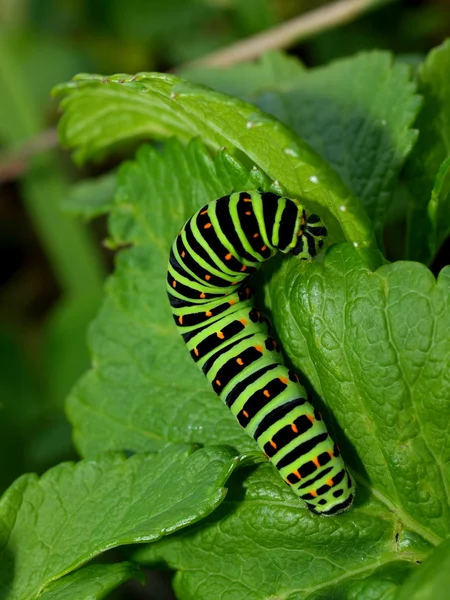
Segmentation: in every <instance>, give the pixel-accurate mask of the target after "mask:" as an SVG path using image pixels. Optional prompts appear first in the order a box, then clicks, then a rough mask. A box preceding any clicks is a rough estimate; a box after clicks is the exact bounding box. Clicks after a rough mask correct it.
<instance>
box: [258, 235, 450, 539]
mask: <svg viewBox="0 0 450 600" xmlns="http://www.w3.org/2000/svg"><path fill="white" fill-rule="evenodd" d="M280 280H281V281H282V282H283V283H282V284H281V285H280ZM269 292H270V295H271V300H272V311H273V322H274V325H275V329H276V331H277V333H278V336H279V337H280V339H281V341H282V343H283V347H284V348H285V350H286V352H287V354H288V356H289V358H290V359H291V361H292V362H293V364H294V365H295V366H296V367H297V368H299V369H300V370H301V371H302V372H303V373H304V375H305V376H306V377H307V378H308V379H309V381H310V383H311V385H312V387H313V388H314V390H315V391H316V392H317V393H318V394H319V395H320V397H321V398H322V399H323V400H324V401H325V402H326V404H328V405H329V406H331V407H332V409H333V415H334V418H335V419H336V420H337V422H338V423H339V425H340V427H341V428H342V429H343V430H344V432H345V438H346V440H347V442H346V443H343V444H342V446H343V449H345V451H344V454H345V456H346V457H347V458H348V459H349V462H350V463H351V464H352V465H353V467H354V468H355V469H356V470H357V472H358V473H359V477H358V480H359V482H360V485H365V486H369V487H370V488H371V489H372V490H373V492H374V494H375V495H376V496H377V497H378V498H380V499H382V500H383V501H384V502H385V503H386V505H387V506H388V507H390V508H391V509H392V510H394V511H395V512H396V513H397V514H398V517H399V519H400V520H401V521H402V522H403V523H404V524H405V525H406V526H407V527H410V528H412V529H414V530H416V531H418V532H420V533H421V535H423V536H424V537H425V538H427V539H429V540H430V541H434V542H436V541H438V538H443V537H445V536H446V535H448V534H449V533H450V507H449V492H450V481H449V479H450V471H449V469H448V461H449V459H450V438H449V435H448V427H449V420H450V378H449V368H448V367H449V362H450V340H449V337H448V331H449V329H450V306H449V304H450V269H449V268H445V269H444V270H443V271H442V272H441V274H440V276H439V279H438V281H437V282H436V280H435V278H434V276H433V275H432V273H431V272H430V271H428V269H427V268H426V267H424V266H423V265H420V264H418V263H413V262H397V263H393V264H390V265H386V266H383V267H381V268H379V269H378V270H377V271H375V272H371V271H369V270H368V269H367V268H366V267H365V265H364V264H363V263H362V262H361V259H360V258H359V256H358V254H357V252H356V251H355V250H354V249H353V248H352V247H351V246H350V245H349V244H339V245H337V246H333V247H332V248H330V250H329V252H328V254H327V256H326V258H325V262H324V264H318V263H311V264H309V265H308V266H307V267H306V269H305V271H304V272H302V273H300V272H299V270H298V265H297V264H296V261H295V260H289V259H288V260H286V261H283V265H282V267H281V269H280V272H279V278H277V279H276V280H275V279H273V280H272V282H271V283H270V285H269ZM340 437H342V435H341V436H340Z"/></svg>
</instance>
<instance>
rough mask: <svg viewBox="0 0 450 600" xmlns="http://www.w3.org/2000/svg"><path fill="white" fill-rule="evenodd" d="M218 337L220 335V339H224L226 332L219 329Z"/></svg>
mask: <svg viewBox="0 0 450 600" xmlns="http://www.w3.org/2000/svg"><path fill="white" fill-rule="evenodd" d="M217 337H218V338H219V339H220V340H223V339H225V334H224V333H223V331H218V332H217Z"/></svg>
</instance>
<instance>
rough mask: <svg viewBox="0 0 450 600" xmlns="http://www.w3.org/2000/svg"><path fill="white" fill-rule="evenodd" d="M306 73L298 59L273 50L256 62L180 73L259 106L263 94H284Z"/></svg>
mask: <svg viewBox="0 0 450 600" xmlns="http://www.w3.org/2000/svg"><path fill="white" fill-rule="evenodd" d="M311 72H312V71H309V73H311ZM307 73H308V71H306V69H305V67H304V66H303V65H302V63H301V62H300V61H299V60H298V59H297V58H296V57H295V56H289V55H288V54H284V53H283V52H279V51H275V50H271V51H269V52H265V53H264V54H263V55H262V56H261V57H260V59H259V60H258V61H256V62H244V63H238V64H236V65H233V66H231V67H227V68H213V67H190V68H186V69H184V70H183V71H182V72H181V73H180V74H181V75H182V77H184V78H185V79H188V80H189V81H192V82H193V83H198V84H201V85H207V86H209V87H211V88H212V89H214V90H217V91H218V92H223V93H225V94H230V95H231V96H237V97H238V98H241V99H242V100H246V101H247V102H252V103H253V104H257V103H258V99H259V96H260V95H261V93H262V92H264V91H266V90H267V91H277V90H278V91H280V92H281V93H282V92H283V91H285V90H286V89H289V88H291V87H292V86H293V85H296V83H297V82H298V81H299V80H300V78H302V77H304V76H305V75H306V74H307ZM300 108H301V107H300ZM269 112H270V110H269Z"/></svg>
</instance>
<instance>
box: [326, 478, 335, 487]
mask: <svg viewBox="0 0 450 600" xmlns="http://www.w3.org/2000/svg"><path fill="white" fill-rule="evenodd" d="M333 484H334V481H333V480H332V479H329V480H328V481H327V485H328V486H329V487H333Z"/></svg>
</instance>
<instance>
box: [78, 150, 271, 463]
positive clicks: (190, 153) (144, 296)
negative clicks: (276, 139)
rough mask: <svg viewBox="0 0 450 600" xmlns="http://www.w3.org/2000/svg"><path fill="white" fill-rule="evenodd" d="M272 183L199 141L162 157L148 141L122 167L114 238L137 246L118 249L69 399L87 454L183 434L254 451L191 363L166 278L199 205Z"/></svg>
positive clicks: (147, 445) (151, 446)
mask: <svg viewBox="0 0 450 600" xmlns="http://www.w3.org/2000/svg"><path fill="white" fill-rule="evenodd" d="M269 186H270V182H269V180H268V179H267V178H266V177H265V176H264V175H263V174H262V173H261V172H260V171H258V170H257V169H252V170H251V171H248V170H246V169H244V167H243V166H242V165H241V164H240V163H239V162H238V161H237V160H236V159H235V158H233V157H231V156H230V155H229V154H228V153H227V152H226V151H221V152H219V153H218V154H217V156H216V158H215V159H214V160H212V159H211V158H210V156H209V154H208V153H207V152H206V151H205V149H204V147H203V145H202V144H201V143H200V142H199V141H198V140H197V141H194V142H192V143H191V144H190V145H189V146H188V147H187V148H186V149H185V148H183V146H182V145H181V144H180V143H179V142H177V141H172V142H170V143H168V144H167V146H166V147H165V149H164V151H163V152H162V153H161V154H160V153H159V152H157V151H156V150H155V149H153V148H150V147H143V148H141V149H140V150H139V152H138V155H137V159H136V161H134V162H129V163H125V164H124V165H123V166H122V167H121V169H120V172H119V182H118V192H117V195H116V203H115V205H114V209H113V212H112V215H111V218H110V223H109V226H110V232H111V236H112V239H111V240H110V244H111V245H112V246H113V247H117V246H121V245H129V244H132V245H133V247H132V248H129V249H127V250H124V251H123V252H121V253H120V254H119V256H118V258H117V262H116V272H115V274H114V276H113V277H112V278H111V279H110V280H109V282H108V286H107V296H106V299H105V302H104V305H103V307H102V309H101V312H100V315H99V317H98V318H97V319H96V321H95V322H94V324H93V326H92V328H91V336H90V338H91V339H90V346H91V351H92V355H93V363H94V365H95V366H94V369H93V370H92V371H90V372H89V373H88V374H87V375H86V377H85V378H84V379H82V380H81V381H80V383H79V384H78V385H77V387H76V388H75V390H74V391H73V394H72V395H71V397H70V399H69V402H68V413H69V417H70V420H71V421H72V423H73V425H74V428H75V431H74V439H75V441H76V443H77V445H78V448H79V450H80V451H81V453H82V454H83V455H85V456H87V455H88V456H93V455H95V454H96V453H98V452H100V451H102V450H105V449H109V450H114V449H115V450H120V449H122V448H127V449H130V450H135V451H144V450H158V449H160V448H161V447H163V446H164V445H165V444H166V443H167V441H175V440H176V441H183V442H184V441H189V440H191V441H195V442H198V443H207V444H211V443H217V442H218V440H223V441H224V443H229V444H233V445H234V446H236V447H237V448H239V449H240V450H247V449H255V445H254V443H253V442H252V440H251V439H249V438H248V437H247V436H246V435H245V433H243V432H242V431H241V430H240V428H239V427H237V426H236V422H235V420H234V417H233V416H232V415H231V413H230V412H229V411H228V410H227V409H226V407H224V406H223V405H222V404H221V402H220V401H219V400H218V399H217V397H216V395H215V394H214V393H213V392H212V391H211V390H210V389H208V386H207V384H206V382H205V378H204V376H203V374H202V373H200V372H199V371H198V369H196V368H195V366H194V365H193V364H192V361H191V358H190V356H189V353H188V352H186V348H185V345H184V343H183V341H182V339H181V337H180V336H179V334H178V332H177V330H176V327H175V326H174V324H173V319H172V315H171V311H170V306H169V302H168V299H167V294H166V283H165V282H166V276H167V260H168V255H169V248H170V245H171V243H172V241H173V239H174V237H175V236H176V234H177V232H178V230H179V229H180V227H181V226H182V224H183V223H184V222H185V220H186V219H187V218H188V217H189V216H190V215H191V214H192V213H193V212H194V211H195V210H197V208H199V207H200V206H201V205H202V204H205V203H206V202H208V201H210V200H211V198H219V197H220V196H223V195H224V194H226V193H229V192H230V190H231V189H236V190H239V189H247V188H249V189H255V188H258V187H263V188H265V189H269ZM130 398H132V399H133V410H131V411H130V405H129V400H130ZM150 401H151V404H149V402H150ZM150 406H151V407H152V409H151V410H150V409H149V407H150ZM218 432H220V435H219V436H218Z"/></svg>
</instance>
